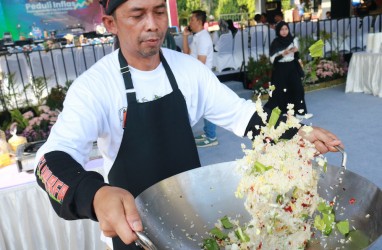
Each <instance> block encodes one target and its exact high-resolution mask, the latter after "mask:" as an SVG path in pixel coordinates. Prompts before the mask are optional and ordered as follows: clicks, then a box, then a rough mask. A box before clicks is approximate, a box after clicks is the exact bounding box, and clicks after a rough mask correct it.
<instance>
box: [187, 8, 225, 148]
mask: <svg viewBox="0 0 382 250" xmlns="http://www.w3.org/2000/svg"><path fill="white" fill-rule="evenodd" d="M206 21H207V15H206V12H205V11H202V10H194V11H193V12H192V16H191V19H190V25H189V26H188V27H187V28H186V29H185V30H184V32H183V52H184V53H186V54H189V55H191V56H193V57H195V58H197V59H198V60H199V61H201V62H202V63H204V64H205V65H206V66H207V67H208V68H210V69H212V61H213V53H214V48H213V43H212V39H211V36H210V34H209V33H208V31H207V30H205V29H204V23H205V22H206ZM191 32H192V33H194V36H193V39H192V43H191V44H190V45H189V44H188V36H189V35H191ZM203 130H204V134H201V135H199V136H197V137H195V140H196V146H198V147H209V146H215V145H217V144H218V139H217V137H216V125H215V124H213V123H211V122H210V121H208V120H206V119H204V128H203Z"/></svg>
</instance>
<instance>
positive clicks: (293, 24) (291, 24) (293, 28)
mask: <svg viewBox="0 0 382 250" xmlns="http://www.w3.org/2000/svg"><path fill="white" fill-rule="evenodd" d="M296 24H297V22H296V23H288V26H289V32H290V33H291V34H292V35H293V36H295V35H296V34H295V25H296Z"/></svg>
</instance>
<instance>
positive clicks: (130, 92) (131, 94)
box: [118, 49, 178, 104]
mask: <svg viewBox="0 0 382 250" xmlns="http://www.w3.org/2000/svg"><path fill="white" fill-rule="evenodd" d="M159 57H160V60H161V62H162V65H163V67H164V70H165V71H166V75H167V78H168V80H169V81H170V84H171V88H172V90H173V91H174V90H177V89H178V84H177V83H176V79H175V76H174V74H173V73H172V70H171V68H170V66H169V65H168V63H167V61H166V59H165V58H164V56H163V54H162V50H161V51H159ZM118 60H119V64H120V67H121V68H120V71H121V74H122V76H123V81H124V82H125V89H126V96H127V101H128V103H129V104H130V103H131V104H132V103H137V97H136V94H135V89H134V85H133V80H132V78H131V73H130V68H129V65H128V63H127V61H126V59H125V57H124V56H123V54H122V51H121V49H120V50H119V53H118Z"/></svg>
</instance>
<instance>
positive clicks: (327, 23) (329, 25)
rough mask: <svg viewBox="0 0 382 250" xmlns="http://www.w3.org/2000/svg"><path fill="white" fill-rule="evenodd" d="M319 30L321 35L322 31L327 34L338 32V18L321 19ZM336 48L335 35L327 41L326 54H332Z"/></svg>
mask: <svg viewBox="0 0 382 250" xmlns="http://www.w3.org/2000/svg"><path fill="white" fill-rule="evenodd" d="M318 25H319V32H320V36H321V34H322V32H325V33H327V34H331V35H332V34H333V33H335V32H337V20H335V19H333V20H332V19H326V20H320V21H319V23H318ZM335 50H336V46H335V43H334V39H333V37H331V38H330V39H328V40H326V41H325V45H324V54H325V55H326V54H330V53H331V52H333V51H335Z"/></svg>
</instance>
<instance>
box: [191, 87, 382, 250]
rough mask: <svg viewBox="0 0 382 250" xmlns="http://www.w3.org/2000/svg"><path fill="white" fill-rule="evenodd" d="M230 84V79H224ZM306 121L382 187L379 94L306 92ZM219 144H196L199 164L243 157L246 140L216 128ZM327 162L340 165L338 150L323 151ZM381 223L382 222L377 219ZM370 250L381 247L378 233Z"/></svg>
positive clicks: (381, 104)
mask: <svg viewBox="0 0 382 250" xmlns="http://www.w3.org/2000/svg"><path fill="white" fill-rule="evenodd" d="M228 84H230V85H232V84H233V83H228ZM306 102H307V106H308V111H309V112H310V113H313V114H314V117H313V118H311V119H309V120H308V122H309V123H311V124H312V125H314V126H319V127H323V128H326V129H328V130H330V131H332V132H333V133H335V134H336V135H337V136H339V137H340V139H341V140H342V141H343V143H344V145H345V151H346V152H347V154H348V160H347V169H349V170H351V171H353V172H355V173H357V174H359V175H361V176H363V177H365V178H367V179H368V180H370V181H372V182H373V183H375V184H376V185H377V186H379V187H380V188H382V127H381V124H382V98H378V97H375V96H372V95H367V94H362V93H345V84H342V85H339V86H337V87H333V88H327V89H322V90H316V91H312V92H308V93H306ZM202 128H203V121H202V120H201V121H200V122H199V123H198V124H196V125H195V126H194V128H193V130H194V133H195V135H196V134H199V133H200V132H201V131H202ZM217 134H218V140H219V145H217V146H214V147H208V148H199V149H198V151H199V155H200V158H201V163H202V165H203V166H204V165H209V164H213V163H220V162H226V161H233V160H236V159H239V158H241V157H243V153H242V151H241V147H240V144H241V143H245V144H246V145H247V146H248V147H249V146H250V141H249V140H248V139H245V138H240V137H237V136H235V135H233V134H232V133H230V132H228V131H226V130H224V129H222V128H217ZM326 156H327V158H328V162H329V164H331V165H335V166H340V163H341V159H342V158H341V154H340V153H328V154H326ZM381 223H382V222H381ZM370 249H372V250H377V249H378V250H380V249H382V237H380V238H379V241H378V242H377V243H376V245H375V246H373V247H372V248H370Z"/></svg>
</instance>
